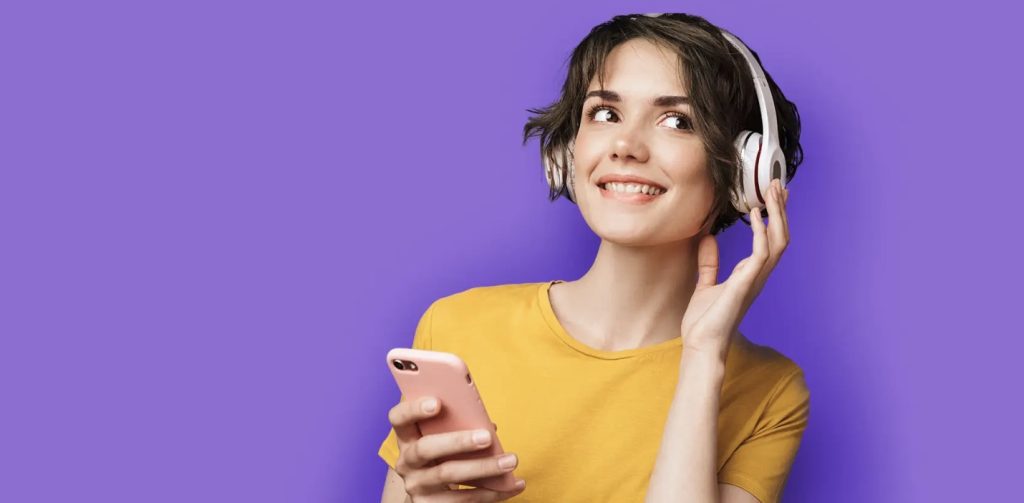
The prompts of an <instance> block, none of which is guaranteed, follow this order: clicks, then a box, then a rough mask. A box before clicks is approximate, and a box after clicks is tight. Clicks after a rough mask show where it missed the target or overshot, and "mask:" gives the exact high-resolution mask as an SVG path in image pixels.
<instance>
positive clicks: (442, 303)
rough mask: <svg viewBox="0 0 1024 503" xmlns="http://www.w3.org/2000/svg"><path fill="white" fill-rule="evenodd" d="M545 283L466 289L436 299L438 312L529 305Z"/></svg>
mask: <svg viewBox="0 0 1024 503" xmlns="http://www.w3.org/2000/svg"><path fill="white" fill-rule="evenodd" d="M546 283H547V282H533V283H504V284H497V285H482V286H475V287H472V288H467V289H465V290H461V291H458V292H455V293H452V294H449V295H446V296H444V297H441V298H439V299H437V300H436V301H435V302H434V304H435V305H436V306H437V308H438V309H439V310H444V311H448V312H452V311H456V312H478V311H480V310H494V309H505V308H514V307H519V306H523V305H530V303H531V302H535V301H536V299H537V294H538V289H539V288H540V287H541V286H542V285H544V284H546Z"/></svg>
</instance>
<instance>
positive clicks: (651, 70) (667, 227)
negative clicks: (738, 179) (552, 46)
mask: <svg viewBox="0 0 1024 503" xmlns="http://www.w3.org/2000/svg"><path fill="white" fill-rule="evenodd" d="M680 70H681V69H680V68H679V61H678V60H677V57H676V56H675V55H674V54H672V53H670V52H668V51H667V50H663V49H659V48H658V47H657V46H655V45H654V44H653V43H651V42H650V41H647V40H645V39H631V40H629V41H627V42H624V43H622V44H620V45H619V46H617V47H616V48H615V49H614V50H612V52H611V53H610V54H609V55H608V58H607V60H606V63H605V71H606V73H605V76H606V78H605V94H604V95H603V96H602V95H601V94H600V90H599V84H598V81H597V78H596V77H595V78H594V79H593V80H592V81H591V83H590V86H589V87H588V88H587V93H588V96H587V98H586V100H585V101H584V102H583V111H582V114H583V115H582V117H581V122H580V129H579V131H578V133H577V135H576V140H575V144H574V149H573V150H574V154H575V155H574V159H575V171H576V174H575V180H574V182H575V187H574V190H575V195H576V202H577V204H578V205H579V208H580V211H581V212H582V213H583V219H584V220H585V221H586V222H587V225H589V226H590V228H591V229H592V230H593V231H594V232H595V233H596V234H597V235H598V236H600V237H601V239H603V240H607V241H612V242H616V243H620V244H625V245H633V246H651V245H657V244H663V243H668V242H672V241H679V240H682V239H687V238H690V237H693V236H695V235H696V234H697V233H698V232H699V231H700V224H701V223H702V221H703V220H704V218H705V216H706V215H707V212H708V211H709V210H710V208H711V204H712V202H713V200H714V185H713V182H712V181H711V178H710V176H709V175H708V173H707V168H706V165H707V158H706V154H705V152H704V146H703V144H702V142H701V139H700V137H699V136H698V135H697V133H695V132H694V130H693V121H692V117H693V112H692V108H691V106H690V105H689V104H687V103H686V102H685V98H683V99H677V100H673V99H671V98H666V97H685V96H686V92H685V90H684V86H683V84H682V83H681V82H680V79H681V78H682V72H681V71H680ZM591 92H593V94H591ZM612 93H614V94H612ZM656 100H658V101H656ZM595 107H597V108H595ZM616 177H638V178H639V179H642V180H641V181H640V183H643V182H644V181H646V182H647V184H648V185H649V186H651V185H653V186H654V187H655V188H656V189H657V191H656V194H655V195H649V194H645V193H644V192H639V193H637V192H634V191H636V190H637V189H638V187H637V185H632V184H629V183H626V184H625V190H626V192H621V190H622V189H623V186H622V185H617V184H616V185H606V184H605V182H606V181H607V180H608V179H609V178H611V179H615V178H616ZM639 188H644V187H639ZM616 189H619V190H616ZM657 192H660V193H657Z"/></svg>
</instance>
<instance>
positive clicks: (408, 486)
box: [404, 474, 426, 494]
mask: <svg viewBox="0 0 1024 503" xmlns="http://www.w3.org/2000/svg"><path fill="white" fill-rule="evenodd" d="M404 480H405V492H407V493H409V494H422V493H423V491H424V490H425V489H426V486H425V485H424V483H423V478H422V477H419V476H416V475H415V474H409V476H407V477H405V479H404Z"/></svg>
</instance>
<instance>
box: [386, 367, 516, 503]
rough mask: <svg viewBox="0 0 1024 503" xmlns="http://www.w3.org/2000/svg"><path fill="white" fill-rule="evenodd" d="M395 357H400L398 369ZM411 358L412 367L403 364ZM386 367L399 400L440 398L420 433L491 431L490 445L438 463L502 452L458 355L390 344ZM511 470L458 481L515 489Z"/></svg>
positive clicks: (467, 369)
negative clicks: (401, 366)
mask: <svg viewBox="0 0 1024 503" xmlns="http://www.w3.org/2000/svg"><path fill="white" fill-rule="evenodd" d="M395 360H401V361H402V362H406V363H403V364H402V365H403V367H406V368H404V369H402V370H400V369H399V368H398V367H397V366H396V365H395ZM408 362H412V363H413V364H414V365H415V370H412V369H411V368H409V366H408V365H407V364H408ZM388 368H389V369H391V375H393V376H394V377H395V382H396V383H398V388H399V389H400V390H402V400H403V401H409V400H416V399H419V398H421V397H424V396H433V397H437V398H438V399H439V400H440V401H441V412H439V413H438V414H437V415H435V416H434V417H431V418H429V419H425V420H423V421H420V422H418V423H417V426H419V430H420V434H421V435H434V434H437V433H446V432H450V431H458V430H477V429H486V430H490V432H491V439H492V441H491V445H490V446H488V447H487V448H485V449H479V450H475V451H471V452H464V453H459V454H455V455H452V456H446V457H443V458H440V459H438V463H441V462H443V461H447V460H454V459H475V458H484V457H492V456H497V455H500V454H503V453H504V452H505V451H503V450H502V448H501V442H499V441H498V435H497V433H496V431H495V428H494V425H493V423H492V422H491V418H490V416H488V415H487V410H486V409H485V408H484V403H483V401H482V400H481V399H480V393H479V392H477V389H476V385H474V384H473V379H472V377H471V376H470V374H469V368H468V367H467V366H466V364H465V362H463V361H462V359H461V358H459V357H458V356H456V355H454V354H452V353H445V352H441V351H426V350H422V349H408V348H394V349H392V350H391V351H389V352H388ZM515 482H516V479H515V476H514V475H513V474H512V472H508V473H504V474H501V475H495V476H492V477H485V478H481V479H475V480H468V481H464V482H460V484H462V485H467V486H473V487H483V488H486V489H491V490H495V491H511V490H513V489H515Z"/></svg>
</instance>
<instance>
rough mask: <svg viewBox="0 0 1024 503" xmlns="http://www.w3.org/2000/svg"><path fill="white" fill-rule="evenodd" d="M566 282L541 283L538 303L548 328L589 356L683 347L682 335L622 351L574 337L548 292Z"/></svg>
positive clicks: (614, 357) (612, 356) (619, 356)
mask: <svg viewBox="0 0 1024 503" xmlns="http://www.w3.org/2000/svg"><path fill="white" fill-rule="evenodd" d="M564 282H565V281H564V280H560V279H555V280H551V281H547V282H544V283H540V285H539V288H538V289H537V303H538V304H539V305H540V312H541V315H542V316H543V317H544V321H545V323H547V325H548V328H550V329H551V332H552V333H554V335H555V336H556V337H558V338H559V339H560V340H561V341H562V342H564V343H565V344H566V345H568V346H569V347H571V348H573V349H575V350H576V351H578V352H580V353H583V354H585V355H588V356H592V357H594V358H600V359H602V360H621V359H623V358H633V357H636V356H641V355H645V354H649V353H656V352H659V351H665V350H669V349H672V348H677V347H682V345H683V338H682V336H680V337H676V338H674V339H669V340H667V341H662V342H659V343H657V344H652V345H650V346H643V347H639V348H635V349H623V350H620V351H606V350H603V349H597V348H594V347H591V346H588V345H586V344H584V343H583V342H581V341H579V340H577V339H574V338H573V337H572V336H571V335H569V332H567V331H566V330H565V327H563V326H562V323H561V322H560V321H558V317H557V316H555V309H554V308H553V307H552V306H551V296H550V295H549V294H548V290H549V289H550V288H551V285H554V284H555V283H564Z"/></svg>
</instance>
